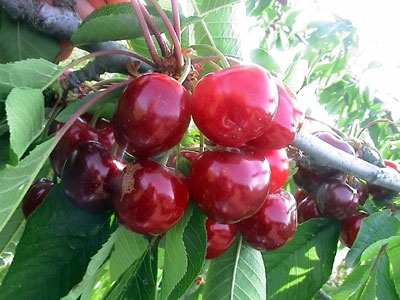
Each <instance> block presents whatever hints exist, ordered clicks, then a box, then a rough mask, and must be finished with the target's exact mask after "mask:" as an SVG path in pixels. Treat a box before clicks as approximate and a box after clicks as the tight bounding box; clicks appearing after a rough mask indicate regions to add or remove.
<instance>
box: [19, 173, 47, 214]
mask: <svg viewBox="0 0 400 300" xmlns="http://www.w3.org/2000/svg"><path fill="white" fill-rule="evenodd" d="M53 187H54V182H53V181H51V180H48V179H47V178H40V179H38V180H36V181H35V182H34V183H33V184H32V185H31V186H30V188H29V189H28V191H27V192H26V194H25V196H24V198H23V199H22V213H23V214H24V217H25V219H26V218H28V216H29V215H30V214H31V213H32V212H33V211H34V210H35V209H36V207H38V206H39V204H41V203H42V202H43V199H44V198H45V197H46V196H47V194H48V193H49V192H50V190H51V189H52V188H53Z"/></svg>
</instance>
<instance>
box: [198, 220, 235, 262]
mask: <svg viewBox="0 0 400 300" xmlns="http://www.w3.org/2000/svg"><path fill="white" fill-rule="evenodd" d="M205 224H206V233H207V248H206V259H212V258H215V257H217V256H219V255H221V254H222V253H224V252H225V251H226V250H227V249H228V248H229V246H230V245H231V244H232V242H233V241H234V239H235V237H236V232H237V226H236V224H221V223H218V222H216V221H213V220H211V219H209V218H207V219H206V222H205Z"/></svg>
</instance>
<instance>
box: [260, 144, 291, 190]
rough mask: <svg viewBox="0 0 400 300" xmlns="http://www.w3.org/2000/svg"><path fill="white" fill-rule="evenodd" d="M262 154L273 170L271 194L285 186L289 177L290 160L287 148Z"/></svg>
mask: <svg viewBox="0 0 400 300" xmlns="http://www.w3.org/2000/svg"><path fill="white" fill-rule="evenodd" d="M261 153H262V154H264V156H265V157H266V159H267V160H268V163H269V166H270V168H271V180H270V185H269V192H270V193H274V192H276V191H277V190H279V189H280V188H281V187H282V186H283V185H284V184H285V182H286V181H287V179H288V177H289V172H290V166H289V158H288V156H287V154H286V150H285V148H282V149H266V150H262V151H261Z"/></svg>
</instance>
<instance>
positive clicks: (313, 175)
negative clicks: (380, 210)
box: [292, 165, 328, 194]
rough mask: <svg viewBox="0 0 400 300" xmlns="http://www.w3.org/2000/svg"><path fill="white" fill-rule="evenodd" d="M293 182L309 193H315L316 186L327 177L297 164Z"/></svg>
mask: <svg viewBox="0 0 400 300" xmlns="http://www.w3.org/2000/svg"><path fill="white" fill-rule="evenodd" d="M292 179H293V181H294V183H295V184H296V185H297V186H298V187H299V188H301V189H303V190H305V191H306V192H307V193H309V194H316V192H317V190H318V188H319V187H320V186H321V184H322V183H324V182H325V181H326V180H327V179H328V178H327V177H325V176H323V175H321V174H320V173H318V172H317V171H315V170H314V169H312V168H310V167H305V166H302V165H298V168H297V171H296V173H294V174H293V176H292Z"/></svg>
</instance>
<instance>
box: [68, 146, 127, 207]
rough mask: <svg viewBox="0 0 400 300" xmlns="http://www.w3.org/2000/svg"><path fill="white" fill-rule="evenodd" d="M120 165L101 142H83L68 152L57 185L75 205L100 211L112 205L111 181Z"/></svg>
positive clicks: (118, 170) (117, 172)
mask: <svg viewBox="0 0 400 300" xmlns="http://www.w3.org/2000/svg"><path fill="white" fill-rule="evenodd" d="M121 168H122V166H121V164H120V163H119V162H117V161H116V160H114V158H113V157H112V155H111V154H110V152H109V151H108V149H106V148H105V147H104V146H103V145H102V144H100V143H98V142H95V141H87V142H83V143H81V144H79V145H78V146H76V147H75V148H74V150H73V151H72V152H71V153H70V155H69V156H68V159H67V161H66V163H65V166H64V169H63V172H62V176H61V185H62V187H63V190H64V193H65V194H66V195H67V197H68V199H69V200H71V202H72V203H74V204H75V205H77V206H78V207H80V208H82V209H84V210H87V211H90V212H103V211H106V210H108V209H111V208H112V204H111V192H112V184H113V180H114V178H115V177H116V176H117V175H118V174H119V173H120V172H121Z"/></svg>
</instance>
